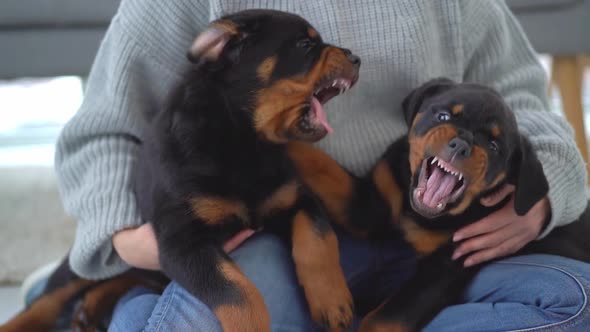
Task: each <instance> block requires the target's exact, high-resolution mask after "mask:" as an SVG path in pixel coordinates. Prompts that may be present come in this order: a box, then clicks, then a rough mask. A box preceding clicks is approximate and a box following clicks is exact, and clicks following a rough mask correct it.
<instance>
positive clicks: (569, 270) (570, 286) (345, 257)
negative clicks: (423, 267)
mask: <svg viewBox="0 0 590 332" xmlns="http://www.w3.org/2000/svg"><path fill="white" fill-rule="evenodd" d="M339 244H340V251H341V257H342V267H343V270H344V272H345V275H346V277H347V280H348V282H349V285H350V287H351V291H352V293H353V295H354V297H355V299H358V302H359V303H364V304H375V303H376V301H379V300H381V299H383V297H384V296H386V295H387V294H391V293H392V292H394V291H395V289H396V288H397V287H399V286H400V285H401V284H402V283H403V281H404V280H406V279H407V278H408V277H409V276H410V275H411V273H412V272H413V266H414V259H413V255H412V252H411V250H410V249H409V248H407V247H404V246H403V245H401V244H399V242H398V241H391V242H390V243H389V244H387V245H383V246H376V245H371V244H369V243H367V242H365V241H361V240H357V239H354V238H352V237H351V236H349V235H346V234H341V233H339ZM231 256H232V258H233V259H234V260H235V261H236V263H237V264H238V265H239V266H240V268H241V269H242V270H243V271H244V273H245V274H246V275H247V276H248V278H250V280H252V282H253V283H254V284H255V285H256V286H257V287H258V289H259V290H260V292H261V293H262V295H263V297H264V299H265V302H266V305H267V307H268V309H269V313H270V316H271V324H272V330H273V331H313V330H316V329H318V327H317V326H316V325H315V324H314V323H313V321H312V320H311V317H310V315H309V313H308V312H307V307H306V302H305V299H304V296H303V293H302V291H301V289H300V288H299V286H298V283H297V280H296V277H295V272H294V268H293V264H292V261H291V257H290V251H289V250H288V248H287V247H286V245H284V244H283V243H282V242H281V241H280V240H279V239H278V238H276V237H275V236H273V235H269V234H259V235H256V236H254V237H252V238H250V239H249V240H248V241H246V242H245V243H244V244H243V245H242V246H241V247H240V248H238V249H237V250H235V251H234V252H233V253H232V254H231ZM589 279H590V265H589V264H584V263H581V262H576V261H572V260H568V259H564V258H560V257H555V256H544V255H534V256H522V257H514V258H510V259H506V260H503V261H500V262H497V263H493V264H490V265H488V266H487V267H485V268H484V269H483V270H482V272H481V273H480V274H479V275H478V276H477V278H476V279H475V280H474V281H473V282H472V284H471V286H470V287H469V289H468V290H467V292H466V295H465V301H466V303H465V304H461V305H456V306H453V307H449V308H447V309H445V310H444V311H443V312H442V313H440V314H439V315H438V316H437V317H436V318H435V319H434V320H433V321H432V322H431V324H429V325H428V326H427V328H426V330H427V331H453V332H455V331H470V332H471V331H505V330H518V329H528V328H535V327H545V330H547V331H555V330H558V329H559V328H564V330H565V328H567V330H568V331H570V330H571V328H572V327H575V328H576V330H584V329H587V330H590V322H584V321H588V320H589V319H588V318H589V314H588V311H589V310H590V309H588V308H587V304H586V302H587V301H586V291H588V290H589V289H590V281H589ZM584 318H586V319H584ZM189 326H190V329H188V328H187V327H189ZM142 330H145V331H175V330H179V331H180V330H192V331H207V332H211V331H221V328H220V325H219V322H218V321H217V319H216V318H215V316H214V315H213V313H212V312H211V311H210V310H209V309H208V308H207V307H206V306H205V305H204V304H203V303H201V302H200V301H198V299H196V298H194V297H193V296H191V295H190V294H189V293H188V292H187V291H186V290H184V289H183V288H182V287H180V286H179V285H178V284H176V283H171V284H170V285H169V286H168V287H167V288H166V290H165V291H164V293H163V294H162V295H161V296H160V295H157V294H153V293H150V292H149V291H147V290H145V289H134V290H133V291H131V292H130V293H128V294H127V295H126V296H125V297H124V298H123V299H121V301H120V302H119V304H118V305H117V307H116V308H115V312H114V315H113V319H112V322H111V325H110V327H109V331H142ZM541 330H543V329H541Z"/></svg>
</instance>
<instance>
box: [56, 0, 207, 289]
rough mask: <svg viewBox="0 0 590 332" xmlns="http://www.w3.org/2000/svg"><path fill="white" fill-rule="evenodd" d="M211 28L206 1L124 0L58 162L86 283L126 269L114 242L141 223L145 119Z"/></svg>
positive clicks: (74, 253) (75, 256)
mask: <svg viewBox="0 0 590 332" xmlns="http://www.w3.org/2000/svg"><path fill="white" fill-rule="evenodd" d="M208 20H209V9H208V3H207V2H204V1H191V0H167V1H160V0H124V1H123V2H122V4H121V6H120V8H119V10H118V12H117V14H116V15H115V17H114V18H113V21H112V22H111V25H110V27H109V29H108V30H107V33H106V35H105V38H104V39H103V41H102V43H101V45H100V48H99V51H98V53H97V56H96V58H95V61H94V64H93V66H92V69H91V72H90V75H89V78H88V85H87V88H86V91H85V96H84V100H83V103H82V105H81V107H80V109H79V110H78V112H77V113H76V115H75V116H74V117H73V118H72V119H71V120H70V121H69V122H68V123H67V124H66V126H65V127H64V129H63V131H62V133H61V134H60V137H59V139H58V143H57V152H56V160H55V167H56V172H57V175H58V183H59V188H60V193H61V196H62V200H63V202H64V206H65V209H66V211H67V212H68V213H69V214H70V215H72V216H73V217H74V218H75V219H76V220H77V222H78V225H77V231H76V237H75V241H74V244H73V247H72V249H71V251H70V264H71V266H72V269H73V270H74V271H75V272H76V273H78V274H79V275H81V276H83V277H86V278H91V279H101V278H106V277H109V276H112V275H115V274H118V273H121V272H123V271H124V270H126V269H128V266H127V265H126V264H125V263H124V262H123V260H122V259H121V258H120V257H119V256H118V255H117V253H116V251H115V250H114V249H113V247H112V244H111V237H112V235H113V234H114V233H115V232H117V231H119V230H122V229H125V228H130V227H136V226H138V225H140V224H141V223H142V220H141V218H140V216H139V214H138V211H137V207H136V203H135V197H134V194H133V191H132V187H133V185H132V172H133V166H134V163H135V161H136V152H137V150H138V146H139V144H140V143H141V127H142V126H143V125H142V123H143V122H144V121H145V117H144V115H145V114H147V113H149V112H156V111H157V110H158V109H160V108H161V107H163V105H164V103H165V99H166V95H167V94H168V92H169V91H170V89H171V87H172V86H173V85H174V84H176V82H178V80H179V79H180V77H181V74H180V73H181V72H182V71H183V66H186V65H187V64H186V56H185V54H186V53H185V52H186V50H188V47H189V45H190V43H191V41H192V40H193V38H194V37H195V36H196V34H197V32H198V31H199V29H202V28H203V27H204V26H205V25H206V24H207V22H208Z"/></svg>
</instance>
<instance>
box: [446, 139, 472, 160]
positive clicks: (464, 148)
mask: <svg viewBox="0 0 590 332" xmlns="http://www.w3.org/2000/svg"><path fill="white" fill-rule="evenodd" d="M447 150H448V152H449V154H450V155H451V158H458V159H467V158H469V156H470V155H471V144H469V143H467V141H465V140H464V139H462V138H459V137H455V138H453V139H452V140H450V141H449V144H448V146H447Z"/></svg>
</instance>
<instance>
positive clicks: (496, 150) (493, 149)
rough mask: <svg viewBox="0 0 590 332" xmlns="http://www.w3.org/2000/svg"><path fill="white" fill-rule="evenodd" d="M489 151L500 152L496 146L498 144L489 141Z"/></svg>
mask: <svg viewBox="0 0 590 332" xmlns="http://www.w3.org/2000/svg"><path fill="white" fill-rule="evenodd" d="M490 150H492V151H494V152H498V150H500V146H499V145H498V142H496V141H491V142H490Z"/></svg>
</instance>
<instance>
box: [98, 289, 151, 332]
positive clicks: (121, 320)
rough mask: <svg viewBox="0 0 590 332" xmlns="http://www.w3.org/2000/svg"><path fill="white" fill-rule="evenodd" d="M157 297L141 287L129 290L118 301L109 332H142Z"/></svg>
mask: <svg viewBox="0 0 590 332" xmlns="http://www.w3.org/2000/svg"><path fill="white" fill-rule="evenodd" d="M159 297H160V295H159V294H155V293H154V292H153V291H151V290H148V289H146V288H143V287H135V288H133V289H131V290H130V291H129V292H127V293H126V294H125V295H124V296H123V297H122V298H121V299H119V302H118V303H117V306H116V307H115V310H114V311H113V317H112V318H111V322H110V324H109V329H108V330H109V332H118V331H121V332H123V331H124V332H134V331H142V330H143V329H144V327H145V325H146V324H147V321H148V319H149V317H150V316H151V314H152V311H153V310H154V308H155V306H156V304H157V303H158V298H159Z"/></svg>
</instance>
